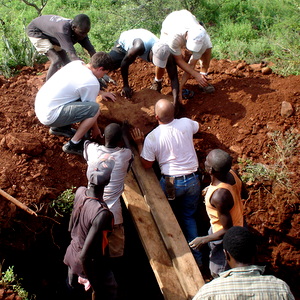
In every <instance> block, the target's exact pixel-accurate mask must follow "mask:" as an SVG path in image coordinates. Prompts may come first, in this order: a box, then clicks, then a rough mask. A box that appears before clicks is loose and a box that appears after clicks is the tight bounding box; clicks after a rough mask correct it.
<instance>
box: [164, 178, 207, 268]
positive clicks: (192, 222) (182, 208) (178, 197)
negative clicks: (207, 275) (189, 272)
mask: <svg viewBox="0 0 300 300" xmlns="http://www.w3.org/2000/svg"><path fill="white" fill-rule="evenodd" d="M160 185H161V187H162V189H163V191H164V193H165V194H166V195H167V193H166V179H165V178H164V177H161V179H160ZM174 187H175V199H174V200H170V201H169V203H170V206H171V208H172V210H173V212H174V215H175V216H176V219H177V221H178V223H179V225H180V227H181V229H182V231H183V234H184V236H185V238H186V240H187V241H188V242H190V241H192V240H193V239H194V238H196V237H197V236H198V229H197V223H196V219H195V214H196V211H197V208H198V204H199V199H200V192H201V187H200V181H199V177H198V175H195V176H192V177H189V178H187V179H176V178H175V180H174ZM191 251H192V253H193V255H194V257H195V260H196V262H197V264H198V266H201V265H202V253H201V252H200V251H198V250H193V249H191Z"/></svg>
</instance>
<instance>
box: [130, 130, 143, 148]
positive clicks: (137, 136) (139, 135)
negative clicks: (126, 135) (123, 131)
mask: <svg viewBox="0 0 300 300" xmlns="http://www.w3.org/2000/svg"><path fill="white" fill-rule="evenodd" d="M130 133H131V137H132V139H133V140H134V142H135V143H136V145H137V146H138V150H139V154H141V152H142V149H143V143H144V139H145V135H144V132H142V131H141V130H140V129H139V128H133V129H132V130H131V131H130Z"/></svg>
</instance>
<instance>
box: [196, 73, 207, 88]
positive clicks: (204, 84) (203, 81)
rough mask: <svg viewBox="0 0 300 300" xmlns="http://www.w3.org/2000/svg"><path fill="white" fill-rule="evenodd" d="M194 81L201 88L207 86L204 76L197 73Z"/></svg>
mask: <svg viewBox="0 0 300 300" xmlns="http://www.w3.org/2000/svg"><path fill="white" fill-rule="evenodd" d="M195 79H196V80H197V82H198V83H199V84H200V85H201V86H208V79H207V77H206V76H205V75H202V74H200V73H198V74H197V76H196V77H195Z"/></svg>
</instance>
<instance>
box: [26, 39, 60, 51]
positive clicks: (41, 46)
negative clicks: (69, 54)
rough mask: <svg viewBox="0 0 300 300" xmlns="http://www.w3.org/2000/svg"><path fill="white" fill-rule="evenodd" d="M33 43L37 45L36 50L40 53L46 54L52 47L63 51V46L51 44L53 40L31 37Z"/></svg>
mask: <svg viewBox="0 0 300 300" xmlns="http://www.w3.org/2000/svg"><path fill="white" fill-rule="evenodd" d="M29 39H30V41H31V43H32V45H33V46H34V47H35V49H36V51H37V52H38V53H40V54H45V53H47V52H48V50H50V49H54V50H55V51H61V50H62V49H61V47H59V46H57V45H53V44H51V42H50V41H49V40H47V39H42V38H35V37H29Z"/></svg>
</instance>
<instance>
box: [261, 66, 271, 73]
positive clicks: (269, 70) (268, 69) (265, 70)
mask: <svg viewBox="0 0 300 300" xmlns="http://www.w3.org/2000/svg"><path fill="white" fill-rule="evenodd" d="M261 72H262V73H263V74H264V75H269V74H272V69H271V68H270V67H264V68H262V69H261Z"/></svg>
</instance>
